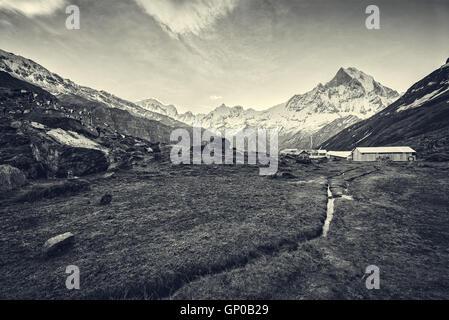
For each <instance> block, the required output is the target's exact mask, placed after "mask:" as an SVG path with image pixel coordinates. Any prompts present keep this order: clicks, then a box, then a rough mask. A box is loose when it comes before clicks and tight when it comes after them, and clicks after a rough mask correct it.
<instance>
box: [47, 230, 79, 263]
mask: <svg viewBox="0 0 449 320" xmlns="http://www.w3.org/2000/svg"><path fill="white" fill-rule="evenodd" d="M74 242H75V236H74V235H73V234H72V233H71V232H67V233H64V234H60V235H58V236H56V237H53V238H51V239H48V240H47V241H46V242H45V244H44V248H43V252H44V255H46V256H47V257H51V256H55V255H58V254H62V253H64V252H65V251H66V250H67V249H68V248H69V247H71V246H72V245H73V243H74Z"/></svg>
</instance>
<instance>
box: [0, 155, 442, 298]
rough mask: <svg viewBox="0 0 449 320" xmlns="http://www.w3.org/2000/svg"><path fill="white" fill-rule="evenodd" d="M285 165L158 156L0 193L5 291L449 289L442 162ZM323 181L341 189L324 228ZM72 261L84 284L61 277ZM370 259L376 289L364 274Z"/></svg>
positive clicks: (413, 294)
mask: <svg viewBox="0 0 449 320" xmlns="http://www.w3.org/2000/svg"><path fill="white" fill-rule="evenodd" d="M438 165H440V164H438ZM282 170H283V171H284V172H290V173H291V176H287V177H285V178H276V179H270V178H267V177H261V176H259V175H258V170H257V168H252V167H248V166H172V165H170V164H169V163H155V162H152V161H150V162H148V166H147V167H146V168H137V167H136V168H133V169H132V170H129V171H120V172H118V173H116V174H114V175H112V176H110V175H105V176H103V175H100V176H91V177H89V178H87V179H86V180H85V181H86V182H87V183H88V188H85V187H83V188H79V187H78V188H76V189H75V190H74V189H73V188H71V189H72V190H71V192H70V193H69V194H59V195H58V196H56V197H53V198H33V197H28V198H27V199H28V200H29V201H27V202H24V201H15V199H17V198H18V199H23V195H22V194H21V193H22V192H26V190H23V191H21V192H17V193H14V192H12V193H9V196H8V197H0V204H1V205H0V249H1V252H2V254H1V255H0V270H1V272H0V282H1V284H2V286H1V287H0V299H11V298H26V299H37V298H38V299H83V298H93V299H105V298H106V299H109V298H113V299H142V298H147V299H158V298H163V299H164V298H173V299H184V298H192V299H239V298H240V299H371V298H375V299H392V298H399V299H447V298H448V297H449V292H448V290H447V288H448V287H449V279H448V278H449V277H448V274H449V273H448V266H449V251H448V250H447V243H448V236H449V229H448V216H447V194H448V192H449V184H448V181H447V179H445V177H447V173H448V171H447V166H446V167H445V166H439V167H436V165H432V166H428V165H424V164H422V163H414V164H412V165H404V166H391V167H388V166H385V167H376V166H373V165H371V164H368V165H365V164H362V165H359V164H356V163H345V162H329V163H327V164H321V165H313V164H312V165H301V164H296V163H287V164H283V165H282ZM342 173H345V174H344V175H341V174H342ZM334 176H338V177H337V179H336V181H335V182H332V181H333V178H332V177H334ZM242 181H244V183H243V182H242ZM328 182H331V183H332V184H333V185H341V186H343V192H344V197H341V198H337V199H336V200H335V212H334V217H333V220H332V221H331V223H330V229H329V233H328V236H327V237H326V238H324V237H322V233H321V231H322V227H323V222H324V220H325V217H326V202H327V200H328V199H327V183H328ZM38 185H40V183H39V184H38ZM402 185H407V186H408V187H407V188H400V186H402ZM42 187H43V186H42ZM27 188H30V187H27ZM27 188H26V189H27ZM105 193H109V194H111V195H112V202H111V203H110V204H109V205H101V204H100V199H101V198H102V196H103V195H104V194H105ZM351 197H352V198H351ZM65 232H72V233H73V234H74V235H75V243H74V245H73V246H72V247H70V248H67V250H66V251H65V252H63V253H62V254H61V255H59V256H56V257H52V258H45V257H44V256H43V255H42V254H41V250H42V246H43V244H44V242H45V241H46V240H47V239H48V238H50V237H53V236H55V235H58V234H61V233H65ZM68 265H76V266H78V267H79V268H80V280H81V288H80V290H71V291H70V290H67V289H66V287H65V281H66V278H67V276H68V275H67V274H66V273H65V270H66V267H67V266H68ZM369 265H376V266H378V267H379V268H380V281H381V282H380V283H381V289H380V290H367V288H366V286H365V278H364V277H366V275H365V268H366V267H367V266H369Z"/></svg>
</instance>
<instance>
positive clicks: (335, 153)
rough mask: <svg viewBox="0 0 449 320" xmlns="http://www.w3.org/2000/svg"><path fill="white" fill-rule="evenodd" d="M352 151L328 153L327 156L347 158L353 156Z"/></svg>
mask: <svg viewBox="0 0 449 320" xmlns="http://www.w3.org/2000/svg"><path fill="white" fill-rule="evenodd" d="M351 153H352V151H328V152H327V154H328V155H330V156H334V157H342V158H347V157H349V156H350V155H351Z"/></svg>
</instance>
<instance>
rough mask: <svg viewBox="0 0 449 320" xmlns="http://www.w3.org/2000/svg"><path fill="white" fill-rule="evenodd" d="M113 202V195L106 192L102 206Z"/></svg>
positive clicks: (102, 199) (102, 198)
mask: <svg viewBox="0 0 449 320" xmlns="http://www.w3.org/2000/svg"><path fill="white" fill-rule="evenodd" d="M111 202H112V195H110V194H105V195H104V196H103V197H101V200H100V204H101V205H102V206H106V205H108V204H110V203H111Z"/></svg>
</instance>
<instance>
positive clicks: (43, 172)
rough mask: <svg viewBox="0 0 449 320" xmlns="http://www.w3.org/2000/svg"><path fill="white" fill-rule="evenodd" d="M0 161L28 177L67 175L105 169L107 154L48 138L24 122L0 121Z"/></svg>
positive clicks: (83, 174) (85, 173) (43, 132)
mask: <svg viewBox="0 0 449 320" xmlns="http://www.w3.org/2000/svg"><path fill="white" fill-rule="evenodd" d="M0 164H5V165H6V164H7V165H10V166H13V167H16V168H18V169H20V170H21V171H22V172H23V173H24V174H25V176H26V177H27V178H28V179H37V178H48V177H53V176H57V177H62V178H65V177H67V175H68V173H69V172H72V174H73V175H75V176H79V177H81V176H85V175H88V174H93V173H99V172H103V171H106V170H107V168H108V166H109V161H108V158H107V155H106V154H105V153H104V152H103V151H100V150H94V149H85V148H76V147H70V146H67V145H63V144H60V143H58V142H57V141H55V139H52V138H51V137H50V136H49V135H47V134H46V132H45V131H44V130H39V129H36V128H35V127H33V126H32V125H31V124H29V123H27V122H23V123H20V124H19V123H15V124H14V126H12V125H11V123H10V122H8V121H2V122H1V123H0Z"/></svg>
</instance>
